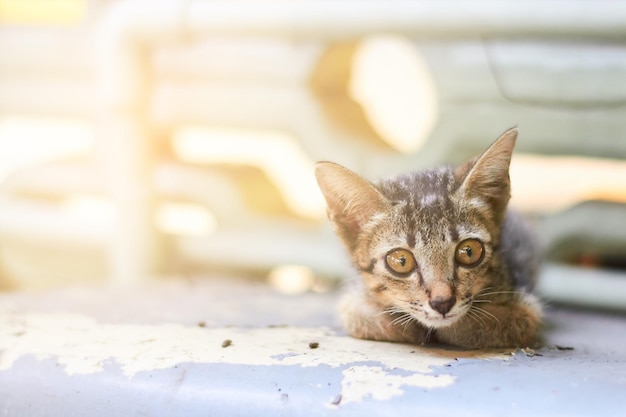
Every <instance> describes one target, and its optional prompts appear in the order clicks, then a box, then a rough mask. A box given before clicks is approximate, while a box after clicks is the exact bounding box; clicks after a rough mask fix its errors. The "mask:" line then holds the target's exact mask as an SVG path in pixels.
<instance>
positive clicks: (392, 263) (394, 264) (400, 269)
mask: <svg viewBox="0 0 626 417" xmlns="http://www.w3.org/2000/svg"><path fill="white" fill-rule="evenodd" d="M385 262H386V263H387V267H388V268H389V269H391V270H392V271H393V272H395V273H396V274H398V275H407V274H409V273H411V272H413V270H414V269H415V267H416V266H417V262H415V257H414V256H413V254H412V253H411V252H410V251H408V250H406V249H394V250H392V251H391V252H389V253H388V254H387V257H386V258H385Z"/></svg>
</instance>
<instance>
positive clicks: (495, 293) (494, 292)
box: [475, 291, 525, 297]
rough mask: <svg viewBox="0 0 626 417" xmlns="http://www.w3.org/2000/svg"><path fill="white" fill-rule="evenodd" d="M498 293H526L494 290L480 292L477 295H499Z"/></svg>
mask: <svg viewBox="0 0 626 417" xmlns="http://www.w3.org/2000/svg"><path fill="white" fill-rule="evenodd" d="M497 294H525V293H524V292H523V291H492V292H485V293H481V292H478V293H476V295H475V297H476V296H487V295H497Z"/></svg>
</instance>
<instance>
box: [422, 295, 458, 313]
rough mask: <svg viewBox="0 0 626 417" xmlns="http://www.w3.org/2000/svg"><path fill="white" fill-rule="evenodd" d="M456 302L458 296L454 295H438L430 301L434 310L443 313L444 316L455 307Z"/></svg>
mask: <svg viewBox="0 0 626 417" xmlns="http://www.w3.org/2000/svg"><path fill="white" fill-rule="evenodd" d="M455 303H456V297H455V296H454V295H451V296H450V297H445V298H444V297H441V296H438V297H435V298H433V299H432V300H430V301H429V302H428V304H429V305H430V307H431V308H432V309H433V310H435V311H437V312H439V313H441V315H442V316H445V315H446V314H448V313H449V312H450V310H452V307H454V304H455Z"/></svg>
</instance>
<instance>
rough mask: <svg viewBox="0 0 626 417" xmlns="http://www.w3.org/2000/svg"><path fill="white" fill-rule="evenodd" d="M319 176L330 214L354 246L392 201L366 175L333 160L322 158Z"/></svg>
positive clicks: (335, 224)
mask: <svg viewBox="0 0 626 417" xmlns="http://www.w3.org/2000/svg"><path fill="white" fill-rule="evenodd" d="M315 177H316V178H317V183H318V184H319V187H320V189H321V190H322V194H324V198H325V199H326V204H327V206H328V217H329V219H330V220H331V222H332V223H333V225H334V226H335V229H336V231H337V233H338V234H339V236H340V237H341V238H342V239H343V240H344V242H345V243H346V245H348V246H349V247H352V246H353V245H354V243H355V240H356V238H357V236H358V234H359V233H360V231H361V230H362V228H363V227H364V226H365V225H366V224H367V223H368V222H369V221H370V220H371V219H372V217H374V216H375V215H376V214H379V213H383V212H385V211H387V210H389V208H390V207H391V203H390V202H389V200H387V199H386V198H385V197H384V196H383V195H382V194H381V193H380V191H378V189H376V187H374V186H373V185H372V184H371V183H370V182H369V181H367V180H366V179H364V178H363V177H361V176H359V175H357V174H355V173H354V172H352V171H350V170H349V169H348V168H344V167H342V166H341V165H339V164H335V163H333V162H318V163H317V164H316V165H315Z"/></svg>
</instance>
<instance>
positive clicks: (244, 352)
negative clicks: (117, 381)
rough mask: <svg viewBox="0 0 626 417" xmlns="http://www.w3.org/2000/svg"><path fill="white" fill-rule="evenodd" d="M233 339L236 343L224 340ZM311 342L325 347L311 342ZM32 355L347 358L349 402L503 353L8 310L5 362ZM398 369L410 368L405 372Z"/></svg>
mask: <svg viewBox="0 0 626 417" xmlns="http://www.w3.org/2000/svg"><path fill="white" fill-rule="evenodd" d="M226 340H230V341H231V343H230V344H226V343H224V341H226ZM311 342H317V343H318V344H319V347H318V348H316V349H311V348H310V347H309V343H311ZM224 345H227V346H225V347H223V346H224ZM24 356H34V357H35V358H37V359H40V360H43V359H49V358H54V359H55V360H56V361H57V362H58V363H59V364H60V365H61V366H63V368H64V370H65V372H66V373H67V374H68V375H77V374H90V373H98V372H102V371H103V370H104V367H105V365H106V364H107V363H111V362H115V363H117V364H118V365H119V366H120V368H121V370H122V372H123V373H124V374H125V375H126V376H127V377H129V378H132V377H133V376H134V375H136V374H137V373H139V372H144V371H151V370H158V369H168V368H171V367H174V366H176V365H178V364H181V363H205V364H211V363H219V364H237V365H275V366H302V367H311V366H319V365H326V366H330V367H345V366H347V369H345V370H344V371H343V382H342V398H343V400H342V403H343V404H345V403H350V402H358V401H361V400H362V399H364V398H367V397H371V398H373V399H376V400H385V399H389V398H392V397H395V396H398V395H401V394H402V393H403V390H402V387H403V386H414V387H421V388H440V387H445V386H448V385H450V384H453V382H454V379H453V378H452V377H451V376H449V375H433V374H432V370H431V369H432V367H434V366H442V365H445V364H448V363H450V362H452V361H453V360H454V359H455V358H456V357H458V356H463V357H494V356H495V355H494V354H493V353H492V354H491V355H488V354H484V353H477V352H474V353H472V352H455V351H446V350H441V349H425V348H420V347H416V346H411V345H403V344H395V343H383V342H372V341H363V340H356V339H353V338H350V337H345V336H341V335H337V334H336V333H335V331H334V330H332V329H329V328H318V327H316V328H300V327H265V328H250V329H246V328H204V327H199V326H195V327H190V326H182V325H178V324H162V325H137V324H134V325H127V324H103V323H98V322H97V321H96V320H95V319H93V318H91V317H87V316H82V315H76V314H16V313H8V312H4V313H3V312H1V311H0V370H6V369H9V368H11V367H12V365H13V364H14V363H15V362H16V361H17V360H18V359H19V358H21V357H24ZM497 357H499V358H502V357H503V355H501V354H499V355H497ZM372 362H373V363H374V365H371V366H370V365H369V363H372ZM398 370H401V371H402V372H404V374H403V375H399V374H398V373H397V371H398Z"/></svg>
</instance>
